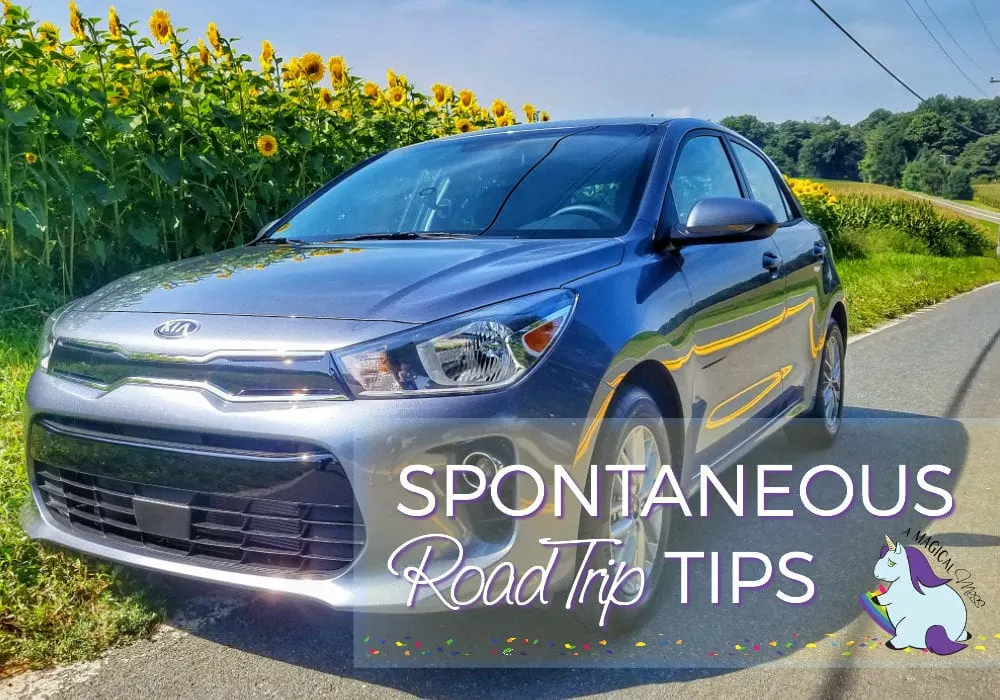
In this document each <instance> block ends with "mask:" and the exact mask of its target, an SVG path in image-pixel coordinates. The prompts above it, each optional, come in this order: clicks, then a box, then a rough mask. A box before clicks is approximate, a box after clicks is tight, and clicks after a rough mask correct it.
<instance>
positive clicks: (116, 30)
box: [108, 5, 122, 39]
mask: <svg viewBox="0 0 1000 700" xmlns="http://www.w3.org/2000/svg"><path fill="white" fill-rule="evenodd" d="M108 34H110V35H111V38H112V39H121V38H122V23H121V20H119V19H118V12H117V11H116V10H115V8H114V5H112V6H111V7H109V8H108Z"/></svg>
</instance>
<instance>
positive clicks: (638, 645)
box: [635, 642, 646, 647]
mask: <svg viewBox="0 0 1000 700" xmlns="http://www.w3.org/2000/svg"><path fill="white" fill-rule="evenodd" d="M635 645H636V646H637V647H644V646H646V642H636V643H635Z"/></svg>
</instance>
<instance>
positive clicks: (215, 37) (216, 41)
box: [205, 22, 222, 55]
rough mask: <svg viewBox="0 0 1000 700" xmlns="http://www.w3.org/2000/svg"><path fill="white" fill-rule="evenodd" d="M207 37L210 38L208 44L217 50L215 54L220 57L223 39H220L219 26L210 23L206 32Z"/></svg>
mask: <svg viewBox="0 0 1000 700" xmlns="http://www.w3.org/2000/svg"><path fill="white" fill-rule="evenodd" d="M205 36H207V37H208V43H209V44H211V45H212V48H213V49H215V54H216V55H219V54H220V53H222V39H221V38H220V37H219V25H217V24H216V23H215V22H209V23H208V29H207V30H205Z"/></svg>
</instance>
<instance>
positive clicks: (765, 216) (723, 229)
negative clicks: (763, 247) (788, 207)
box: [670, 197, 778, 244]
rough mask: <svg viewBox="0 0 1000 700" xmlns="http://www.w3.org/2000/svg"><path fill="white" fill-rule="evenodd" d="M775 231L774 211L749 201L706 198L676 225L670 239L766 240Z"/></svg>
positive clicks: (714, 241) (723, 241) (675, 241)
mask: <svg viewBox="0 0 1000 700" xmlns="http://www.w3.org/2000/svg"><path fill="white" fill-rule="evenodd" d="M777 228H778V220H777V219H776V218H775V217H774V212H772V211H771V210H770V208H768V207H767V206H766V205H764V204H761V203H760V202H755V201H753V200H752V199H741V198H739V197H706V198H705V199H702V200H699V201H698V202H697V203H696V204H695V205H694V207H693V208H692V209H691V213H690V214H688V218H687V223H686V224H685V225H684V226H676V227H674V230H673V231H672V232H671V235H670V240H671V241H672V242H674V243H676V244H683V243H729V242H735V241H751V240H757V239H760V238H767V237H768V236H770V235H771V234H773V233H774V231H775V229H777Z"/></svg>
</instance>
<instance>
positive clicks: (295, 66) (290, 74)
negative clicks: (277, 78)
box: [281, 58, 302, 80]
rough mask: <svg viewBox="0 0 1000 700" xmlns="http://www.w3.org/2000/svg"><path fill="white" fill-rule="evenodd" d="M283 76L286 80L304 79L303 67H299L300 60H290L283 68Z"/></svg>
mask: <svg viewBox="0 0 1000 700" xmlns="http://www.w3.org/2000/svg"><path fill="white" fill-rule="evenodd" d="M281 75H282V77H284V79H285V80H298V79H299V78H300V77H302V67H301V66H300V65H299V59H297V58H290V59H288V63H286V64H285V65H283V66H282V67H281Z"/></svg>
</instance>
